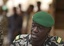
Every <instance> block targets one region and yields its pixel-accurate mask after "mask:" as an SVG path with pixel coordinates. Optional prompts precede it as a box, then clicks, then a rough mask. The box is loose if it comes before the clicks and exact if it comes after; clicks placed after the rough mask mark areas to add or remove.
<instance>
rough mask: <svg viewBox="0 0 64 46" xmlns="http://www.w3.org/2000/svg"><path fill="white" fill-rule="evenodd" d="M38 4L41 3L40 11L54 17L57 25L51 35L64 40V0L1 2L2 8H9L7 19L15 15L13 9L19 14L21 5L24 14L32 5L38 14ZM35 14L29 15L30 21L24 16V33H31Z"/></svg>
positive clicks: (0, 0)
mask: <svg viewBox="0 0 64 46" xmlns="http://www.w3.org/2000/svg"><path fill="white" fill-rule="evenodd" d="M37 2H41V3H40V4H41V5H40V9H39V10H40V11H46V12H48V13H50V14H51V15H52V16H53V17H54V20H55V25H54V26H53V29H52V30H51V32H50V35H52V36H60V37H61V38H62V39H63V40H64V0H0V6H4V5H6V6H7V8H8V13H7V17H10V16H11V15H12V14H13V10H12V9H13V7H17V11H18V13H19V9H18V5H19V4H21V10H22V11H23V12H27V9H28V8H29V6H30V5H33V6H34V8H33V14H34V13H36V12H38V11H39V10H38V7H37ZM0 12H1V11H0ZM33 14H31V15H28V17H29V19H27V15H24V16H23V27H22V30H26V32H24V33H30V27H31V22H32V16H33ZM27 20H28V21H27Z"/></svg>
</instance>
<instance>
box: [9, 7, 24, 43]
mask: <svg viewBox="0 0 64 46" xmlns="http://www.w3.org/2000/svg"><path fill="white" fill-rule="evenodd" d="M13 12H14V14H13V15H12V16H10V17H9V28H8V39H9V44H12V43H13V40H14V39H15V37H16V36H17V35H18V34H21V29H22V21H23V20H22V17H21V16H19V15H18V14H17V9H16V7H14V8H13Z"/></svg>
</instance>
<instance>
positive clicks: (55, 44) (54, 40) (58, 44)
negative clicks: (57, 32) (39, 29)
mask: <svg viewBox="0 0 64 46" xmlns="http://www.w3.org/2000/svg"><path fill="white" fill-rule="evenodd" d="M44 46H64V42H62V39H61V38H60V37H57V36H48V37H47V39H46V40H45V43H44Z"/></svg>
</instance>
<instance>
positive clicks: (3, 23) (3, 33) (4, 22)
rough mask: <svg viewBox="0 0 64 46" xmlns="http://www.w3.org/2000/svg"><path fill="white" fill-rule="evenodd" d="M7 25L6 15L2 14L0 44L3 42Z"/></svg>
mask: <svg viewBox="0 0 64 46" xmlns="http://www.w3.org/2000/svg"><path fill="white" fill-rule="evenodd" d="M2 16H3V15H2ZM7 26H8V20H7V17H6V16H3V18H2V20H1V21H0V46H1V45H2V44H3V38H4V36H5V35H6V34H7V32H8V28H7Z"/></svg>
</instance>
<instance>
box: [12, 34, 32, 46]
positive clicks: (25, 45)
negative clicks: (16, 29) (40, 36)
mask: <svg viewBox="0 0 64 46" xmlns="http://www.w3.org/2000/svg"><path fill="white" fill-rule="evenodd" d="M30 38H31V35H28V34H22V35H18V36H17V37H16V38H15V40H14V41H13V44H11V46H12V45H13V46H14V45H15V46H32V45H31V44H30Z"/></svg>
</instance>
